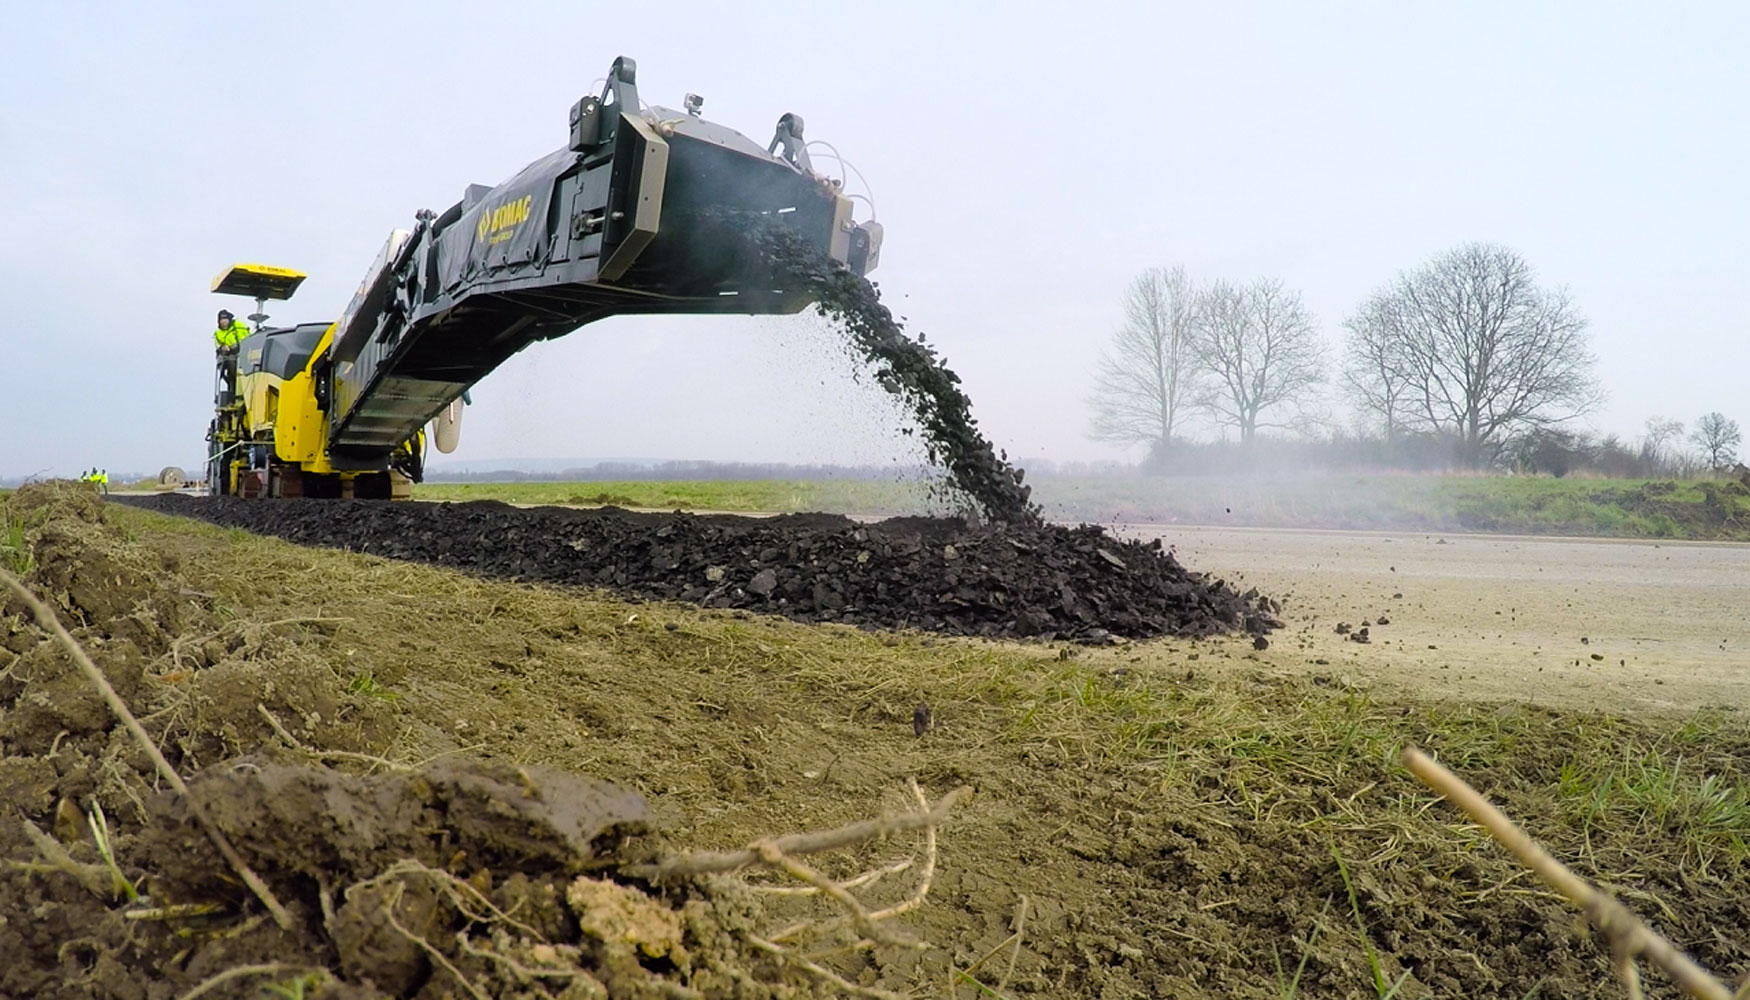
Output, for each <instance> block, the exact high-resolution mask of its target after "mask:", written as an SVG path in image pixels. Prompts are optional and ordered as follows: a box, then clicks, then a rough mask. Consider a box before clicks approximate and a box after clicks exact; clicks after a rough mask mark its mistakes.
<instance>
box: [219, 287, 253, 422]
mask: <svg viewBox="0 0 1750 1000" xmlns="http://www.w3.org/2000/svg"><path fill="white" fill-rule="evenodd" d="M247 336H249V329H248V328H247V327H245V326H244V325H243V324H242V323H239V322H237V318H236V317H235V316H232V315H231V310H229V309H220V310H219V326H218V329H216V330H214V331H213V343H215V344H216V345H217V346H218V351H219V368H220V370H221V372H223V375H222V379H223V382H224V384H223V385H222V386H221V387H220V394H221V395H220V400H219V403H220V405H221V406H226V405H229V404H230V402H231V400H232V399H234V398H236V394H237V345H238V344H239V343H241V342H242V340H243V338H244V337H247Z"/></svg>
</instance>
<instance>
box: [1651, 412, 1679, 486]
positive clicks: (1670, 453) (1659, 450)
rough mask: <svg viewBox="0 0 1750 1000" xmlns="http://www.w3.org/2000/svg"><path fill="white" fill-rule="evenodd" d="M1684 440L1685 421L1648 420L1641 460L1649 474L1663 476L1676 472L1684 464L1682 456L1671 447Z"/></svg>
mask: <svg viewBox="0 0 1750 1000" xmlns="http://www.w3.org/2000/svg"><path fill="white" fill-rule="evenodd" d="M1682 439H1683V421H1681V420H1666V419H1665V418H1664V417H1658V416H1654V417H1648V418H1647V434H1646V436H1645V437H1643V438H1641V459H1642V460H1643V461H1644V462H1645V463H1646V466H1647V469H1648V474H1650V475H1654V476H1663V475H1669V474H1671V473H1673V472H1674V471H1676V467H1677V466H1678V465H1680V464H1681V463H1682V456H1681V455H1680V454H1679V453H1678V451H1677V450H1676V449H1674V448H1672V447H1671V443H1672V442H1673V441H1681V440H1682Z"/></svg>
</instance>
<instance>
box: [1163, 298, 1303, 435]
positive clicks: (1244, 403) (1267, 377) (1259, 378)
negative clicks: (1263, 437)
mask: <svg viewBox="0 0 1750 1000" xmlns="http://www.w3.org/2000/svg"><path fill="white" fill-rule="evenodd" d="M1193 346H1194V349H1195V351H1196V355H1197V362H1198V365H1199V367H1201V368H1202V369H1203V371H1204V372H1205V373H1206V374H1207V375H1208V376H1209V379H1208V384H1207V385H1206V387H1205V389H1204V391H1203V392H1202V393H1201V394H1200V395H1199V402H1200V404H1201V405H1202V406H1204V407H1205V408H1206V409H1208V410H1209V411H1210V412H1211V413H1212V414H1214V415H1215V417H1216V418H1217V419H1218V420H1221V421H1222V422H1224V423H1228V424H1231V425H1233V426H1234V427H1237V428H1238V429H1239V432H1240V442H1241V443H1242V444H1250V443H1251V441H1252V438H1253V437H1254V436H1255V435H1256V434H1257V432H1258V429H1259V428H1262V427H1287V426H1290V424H1289V423H1285V422H1281V421H1270V422H1266V421H1265V420H1264V419H1263V417H1264V414H1265V413H1266V411H1274V412H1280V411H1281V410H1282V409H1283V408H1285V407H1286V408H1290V409H1291V410H1292V411H1293V413H1294V414H1298V412H1299V407H1300V404H1302V403H1303V402H1304V401H1305V400H1306V398H1307V396H1308V393H1309V390H1311V389H1312V388H1313V387H1315V386H1316V385H1318V383H1319V382H1321V381H1323V380H1324V361H1325V358H1324V345H1323V344H1322V343H1320V341H1319V337H1318V332H1317V331H1316V330H1315V329H1314V328H1313V317H1312V313H1311V312H1310V311H1308V309H1307V308H1306V306H1305V304H1304V303H1302V302H1301V300H1300V293H1298V292H1292V291H1289V290H1288V289H1287V288H1285V287H1284V286H1283V284H1282V282H1281V281H1280V280H1277V279H1274V278H1266V279H1260V280H1258V281H1254V282H1252V283H1251V284H1249V285H1235V284H1230V283H1228V282H1225V281H1218V282H1216V283H1214V284H1212V285H1210V286H1209V287H1208V288H1206V289H1204V290H1203V292H1202V293H1201V294H1199V295H1198V297H1197V321H1196V337H1195V338H1194V339H1193Z"/></svg>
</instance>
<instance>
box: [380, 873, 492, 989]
mask: <svg viewBox="0 0 1750 1000" xmlns="http://www.w3.org/2000/svg"><path fill="white" fill-rule="evenodd" d="M405 888H406V887H405V886H404V885H396V886H395V894H394V895H393V896H391V897H390V898H389V901H388V902H387V904H386V905H384V907H383V918H384V919H385V920H387V921H389V926H390V927H393V928H394V929H395V932H396V933H398V934H400V935H401V936H402V937H404V938H406V939H407V940H409V941H411V942H413V943H414V944H415V945H418V946H419V948H420V949H422V950H423V951H424V952H425V953H426V954H427V955H430V956H431V957H432V959H433V960H434V961H436V962H437V963H438V964H439V965H441V966H443V967H444V970H445V971H446V972H448V973H449V974H450V975H452V976H454V977H456V982H458V983H461V984H462V988H463V989H465V990H467V991H468V993H469V995H470V996H472V997H473V998H474V1000H490V998H489V997H487V996H486V994H484V993H482V992H480V987H478V986H475V985H474V981H473V980H472V979H469V978H468V977H467V976H464V975H462V970H461V969H458V968H456V966H455V963H454V962H451V961H450V960H449V958H448V956H446V955H445V954H444V953H443V952H441V951H439V950H438V949H437V947H436V946H435V945H433V944H432V943H431V942H430V941H427V940H426V939H425V938H422V937H420V936H419V935H417V934H415V933H413V932H412V931H410V930H408V929H407V928H405V927H403V926H401V921H399V920H396V919H395V907H396V905H397V904H399V903H400V902H401V893H402V891H403V890H404V889H405Z"/></svg>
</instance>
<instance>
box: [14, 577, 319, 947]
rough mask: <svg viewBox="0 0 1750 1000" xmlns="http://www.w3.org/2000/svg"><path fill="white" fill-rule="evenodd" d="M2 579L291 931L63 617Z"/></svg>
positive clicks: (286, 917)
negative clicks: (69, 658) (70, 658)
mask: <svg viewBox="0 0 1750 1000" xmlns="http://www.w3.org/2000/svg"><path fill="white" fill-rule="evenodd" d="M0 582H4V583H5V584H6V585H7V586H8V587H10V588H12V590H13V592H14V593H16V594H17V595H18V597H19V599H20V600H22V601H24V603H25V606H26V607H28V608H30V610H31V613H32V614H34V615H35V616H36V620H37V624H39V625H41V626H42V627H43V629H44V630H45V631H47V632H48V633H49V634H51V635H53V636H54V637H55V639H56V640H57V641H58V642H60V644H61V646H62V647H63V648H64V649H66V651H67V655H69V656H71V657H72V658H73V663H74V664H75V665H76V666H77V667H78V668H79V670H80V672H81V673H83V674H84V675H85V679H86V680H88V681H90V682H91V685H92V686H93V687H95V688H96V689H97V693H98V694H100V695H101V696H102V697H103V700H104V702H105V703H106V704H108V705H109V710H110V711H111V712H114V713H115V716H116V718H118V719H120V720H121V723H122V725H123V726H125V727H127V730H128V733H129V734H130V735H132V736H133V738H134V741H135V742H136V743H138V744H139V745H140V749H142V750H144V751H145V752H146V756H147V757H150V758H151V760H152V764H153V766H154V767H156V768H157V769H158V773H159V774H160V775H162V776H163V777H164V780H165V781H167V782H169V783H170V787H171V788H173V789H175V790H176V793H177V794H178V795H180V796H182V798H183V801H185V802H187V803H188V808H189V812H191V813H193V814H194V818H195V821H196V822H197V823H199V824H200V825H201V828H202V829H203V830H205V831H206V834H207V836H208V837H209V838H211V840H212V842H213V846H215V847H217V848H218V849H219V853H220V854H221V855H222V856H223V857H224V858H225V861H226V863H227V864H229V865H230V866H231V868H232V870H234V871H235V872H236V873H237V876H238V877H239V878H241V879H242V880H243V884H244V885H247V886H248V887H249V890H250V891H251V892H253V893H255V897H256V898H257V899H259V900H261V903H262V905H263V906H266V907H267V911H268V912H269V913H271V914H273V920H274V923H276V924H278V925H279V926H280V929H281V930H284V931H288V932H289V931H292V930H294V929H295V928H296V926H297V923H296V921H294V920H293V919H292V915H291V913H290V912H289V911H287V910H286V908H285V907H284V906H282V905H280V901H279V899H278V898H276V897H275V896H274V894H273V890H272V889H269V888H268V887H267V883H265V882H263V881H262V880H261V878H260V877H259V876H257V875H256V874H255V872H254V871H253V870H252V869H251V868H250V867H249V865H248V864H246V863H245V862H244V860H243V858H242V856H241V855H239V854H238V853H237V849H236V848H235V847H232V846H231V841H230V840H229V839H228V838H226V836H225V834H224V832H223V831H221V830H220V829H219V826H218V824H217V823H214V822H213V819H212V817H211V816H208V815H207V811H206V810H205V809H203V808H201V805H200V803H199V802H198V801H196V800H195V798H194V796H192V795H190V794H189V791H188V785H187V783H185V782H184V781H183V780H182V775H180V774H177V773H176V769H175V768H173V767H171V766H170V762H169V761H167V760H165V759H164V753H163V751H161V750H159V749H158V744H156V743H154V742H152V737H150V736H148V735H147V734H146V730H145V727H143V726H141V725H140V720H138V719H136V718H134V713H133V712H131V711H129V710H128V705H127V702H124V701H122V698H121V695H119V694H116V691H115V688H114V687H111V686H110V683H109V679H108V678H106V677H104V675H103V671H102V670H101V669H99V668H98V666H97V664H95V663H93V662H92V661H91V657H89V656H87V655H86V654H85V650H84V649H83V648H81V647H80V645H79V643H78V642H77V641H76V640H74V638H73V636H72V635H71V634H70V633H69V632H68V631H67V629H66V627H65V626H63V625H62V624H61V620H60V618H58V617H56V615H55V613H54V612H53V611H51V610H50V609H49V606H48V605H46V604H44V603H43V602H42V601H41V600H39V599H38V598H37V596H36V595H35V594H33V593H31V591H30V588H29V587H26V586H25V585H24V583H23V581H21V580H19V579H18V577H16V576H13V575H12V574H11V573H9V572H7V571H6V570H3V569H0Z"/></svg>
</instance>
